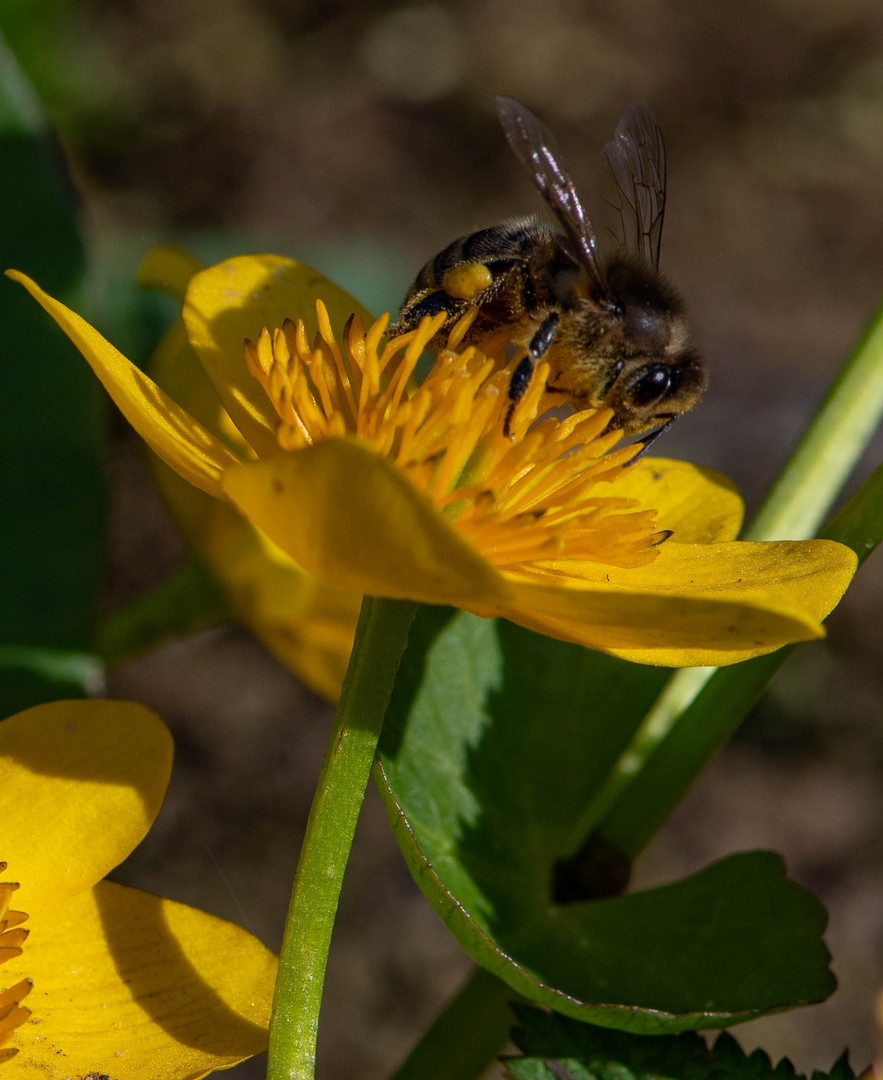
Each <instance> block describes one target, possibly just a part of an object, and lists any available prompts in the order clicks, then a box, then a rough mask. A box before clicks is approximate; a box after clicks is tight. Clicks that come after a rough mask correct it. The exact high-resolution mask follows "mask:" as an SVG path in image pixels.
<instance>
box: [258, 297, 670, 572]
mask: <svg viewBox="0 0 883 1080" xmlns="http://www.w3.org/2000/svg"><path fill="white" fill-rule="evenodd" d="M316 307H317V315H318V326H319V331H318V334H317V335H316V339H315V341H314V343H313V345H312V346H311V345H310V344H309V341H308V339H307V334H306V330H305V328H304V324H303V322H302V321H300V320H299V321H298V322H297V323H296V324H295V323H292V322H290V321H286V323H285V324H284V325H283V327H282V329H281V330H276V331H275V332H273V333H272V334H271V333H270V332H269V331H268V330H264V331H262V333H261V335H260V338H259V339H258V342H257V344H256V345H254V344H252V343H251V342H249V341H247V342H246V343H245V354H246V362H247V364H248V369H249V371H250V372H251V374H252V375H253V376H254V377H255V378H256V379H257V380H258V381H259V382H260V384H261V386H262V387H263V388H264V391H265V392H266V394H267V396H268V398H269V400H270V401H271V403H272V405H273V408H274V409H275V411H276V414H277V416H278V418H279V420H278V424H277V439H278V442H279V445H280V447H281V448H282V449H283V450H298V449H303V448H304V447H306V446H309V445H311V444H313V443H315V442H318V441H319V440H321V439H330V438H341V437H344V436H352V437H356V438H358V439H360V440H362V441H364V442H366V443H368V444H369V445H370V446H371V447H372V448H373V449H374V450H375V451H376V452H377V453H378V454H382V455H383V456H385V457H388V458H389V459H390V460H392V461H394V462H395V463H396V465H397V466H398V467H399V468H400V469H402V471H403V472H404V473H405V474H406V475H407V476H408V478H409V479H410V480H411V482H412V483H413V484H414V485H415V487H417V488H418V490H420V491H422V492H423V494H424V495H425V496H426V497H427V498H428V499H430V500H431V501H432V502H433V503H434V504H435V505H436V507H437V508H438V509H439V511H441V512H442V513H444V514H445V515H446V516H447V517H448V518H449V520H450V521H452V522H453V524H454V525H455V527H456V528H457V529H459V530H460V531H461V532H462V533H463V534H464V535H465V536H466V537H468V538H469V539H470V540H471V541H472V542H473V543H474V544H475V546H476V547H478V548H479V549H480V550H481V551H483V552H484V553H485V554H486V555H487V557H488V558H489V559H490V560H491V561H492V562H493V563H494V564H495V565H497V566H500V567H515V566H518V567H520V568H521V569H529V566H530V564H531V563H536V562H541V561H543V560H548V559H552V558H559V557H565V558H574V559H582V560H589V561H594V562H602V563H608V564H611V565H616V566H626V567H630V566H641V565H644V564H645V563H648V562H651V561H652V560H653V559H654V558H655V557H656V554H657V552H656V550H655V545H656V544H657V543H658V542H659V540H660V539H662V538H664V537H663V535H662V534H660V533H657V532H654V521H653V519H654V512H653V511H647V510H641V511H638V510H636V507H637V505H638V504H637V503H636V502H634V501H633V500H630V499H623V498H619V497H616V496H615V494H613V495H605V494H604V491H603V488H602V487H601V485H603V484H606V483H609V482H610V481H612V480H615V479H616V477H617V476H619V475H620V474H621V473H622V470H623V469H624V467H625V466H626V465H627V464H628V463H629V461H631V460H632V458H634V456H635V455H636V454H637V453H638V451H639V450H640V445H635V446H627V447H622V448H620V449H614V447H615V445H616V443H617V442H618V441H619V439H620V437H621V434H622V433H621V432H620V431H618V430H615V429H614V430H608V425H609V423H610V420H611V417H612V412H611V411H610V410H609V409H586V410H583V411H582V412H578V413H574V414H573V415H572V416H569V417H567V418H566V419H564V420H559V419H556V418H554V417H552V416H545V417H544V414H545V413H547V412H548V411H549V409H550V408H553V407H554V406H556V405H557V404H559V401H560V399H559V398H557V397H556V395H555V394H553V393H549V392H547V390H546V380H547V378H548V375H549V369H548V364H545V363H540V364H538V365H537V368H536V371H535V372H534V375H533V377H532V378H531V380H530V383H529V385H528V388H527V391H526V392H525V394H524V395H523V397H522V399H521V400H520V401H519V402H518V403H517V405H516V406H515V408H514V410H513V413H512V417H511V419H510V422H509V431H510V433H511V436H510V435H506V434H505V433H504V420H505V417H506V415H507V413H508V412H509V409H510V406H511V401H510V398H509V393H508V390H509V382H510V379H511V374H512V370H513V366H514V364H516V363H517V361H518V357H516V358H515V359H514V360H512V361H510V363H509V364H508V365H507V364H505V363H504V361H503V359H502V358H501V357H499V356H489V355H486V354H485V353H482V352H479V351H478V350H477V349H475V348H474V347H471V346H470V347H469V348H466V349H464V350H463V351H462V352H457V351H456V350H457V346H458V345H459V344H460V342H461V341H462V338H463V336H464V335H465V333H466V332H467V330H468V328H469V326H470V325H471V322H472V320H473V319H474V318H475V311H474V310H472V311H469V312H467V314H466V315H465V316H463V318H462V319H460V320H459V322H458V323H457V324H456V325H455V326H454V328H453V330H452V331H451V334H450V336H449V339H448V342H447V348H445V349H442V350H440V351H439V353H438V355H437V356H436V359H435V363H434V364H433V366H432V368H431V370H430V371H429V373H428V374H427V376H426V377H425V379H424V380H423V382H422V383H420V384H419V385H417V384H415V382H414V370H415V367H416V365H417V363H418V361H419V360H420V357H421V356H422V354H423V352H424V350H425V349H426V347H427V345H428V343H429V342H430V341H431V340H432V338H433V337H434V336H435V335H436V334H437V333H438V332H439V330H440V328H441V326H442V324H443V323H444V319H445V315H444V313H440V314H439V315H437V316H435V317H434V318H427V319H424V320H423V321H422V322H421V323H420V325H419V326H418V327H417V329H416V330H413V331H411V332H409V333H407V334H403V335H401V336H400V337H396V338H394V339H393V340H392V341H388V342H385V343H384V341H383V340H382V339H383V333H384V331H385V329H386V325H387V321H386V317H384V319H381V320H379V321H378V322H376V323H374V324H373V325H372V326H371V327H370V328H369V329H368V331H367V332H366V331H365V330H364V327H363V326H362V322H361V320H360V319H359V318H358V317H357V316H354V317H353V318H352V319H351V320H350V322H349V323H348V324H347V327H346V330H345V332H344V334H343V338H342V345H341V344H340V343H338V341H337V339H336V338H335V337H334V335H333V333H332V330H331V325H330V322H329V319H328V313H327V311H326V310H325V307H324V305H323V304H322V303H321V302H320V303H317V305H316ZM538 417H540V418H542V417H544V418H542V419H539V420H538ZM537 572H540V573H541V572H542V569H541V568H537Z"/></svg>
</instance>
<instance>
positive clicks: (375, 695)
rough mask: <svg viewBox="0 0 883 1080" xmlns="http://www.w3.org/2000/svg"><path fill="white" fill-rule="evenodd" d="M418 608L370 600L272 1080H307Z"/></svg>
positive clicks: (305, 894)
mask: <svg viewBox="0 0 883 1080" xmlns="http://www.w3.org/2000/svg"><path fill="white" fill-rule="evenodd" d="M416 606H417V605H416V604H413V603H411V602H410V601H402V600H383V599H374V598H370V597H366V598H365V599H364V600H363V601H362V610H361V613H360V615H359V623H358V627H357V628H356V640H355V643H354V645H353V652H352V655H351V657H350V663H349V668H348V669H347V673H346V679H345V680H344V684H343V690H342V691H341V697H340V704H339V705H338V709H337V716H336V718H335V723H334V729H333V731H332V732H331V738H330V739H329V741H328V747H327V749H326V751H325V759H324V761H323V762H322V769H321V772H320V774H319V782H318V784H317V786H316V793H315V795H314V797H313V805H312V807H311V809H310V816H309V821H308V822H307V830H306V834H305V836H304V841H303V846H302V848H301V853H300V859H299V861H298V866H297V873H296V875H295V879H294V887H293V889H292V893H291V902H290V904H289V908H288V916H287V919H286V923H285V934H284V937H283V941H282V949H281V951H280V954H279V974H278V977H277V980H276V994H275V998H274V1001H273V1018H272V1020H271V1023H270V1057H269V1062H268V1066H267V1078H268V1080H312V1078H313V1076H314V1075H315V1065H316V1033H317V1029H318V1023H319V1006H320V1004H321V1000H322V989H323V986H324V983H325V966H326V963H327V960H328V948H329V945H330V942H331V931H332V928H333V926H334V918H335V915H336V914H337V901H338V898H339V896H340V888H341V885H342V883H343V874H344V870H345V869H346V864H347V860H348V858H349V853H350V848H351V846H352V842H353V835H354V833H355V829H356V822H357V820H358V817H359V810H360V809H361V806H362V800H363V798H364V794H365V787H366V785H367V783H368V777H369V776H370V774H371V765H372V763H373V761H374V752H375V749H376V747H377V740H378V738H379V736H380V729H381V726H382V724H383V717H384V715H385V713H386V707H387V704H388V702H389V697H390V694H391V692H392V685H393V681H394V679H395V673H396V670H397V669H398V666H399V662H400V660H401V657H402V653H403V652H404V649H405V644H406V642H407V637H408V630H409V628H410V625H411V621H412V619H413V617H414V612H415V610H416Z"/></svg>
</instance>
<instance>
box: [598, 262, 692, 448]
mask: <svg viewBox="0 0 883 1080" xmlns="http://www.w3.org/2000/svg"><path fill="white" fill-rule="evenodd" d="M607 284H608V288H609V293H610V295H609V298H608V299H607V300H606V301H605V302H604V303H603V305H602V306H603V308H604V318H605V322H606V328H605V331H604V332H603V333H602V334H601V335H599V345H600V351H602V352H603V354H604V358H605V364H604V368H605V372H606V377H605V381H604V385H603V386H602V387H599V388H598V390H599V391H600V393H599V394H598V397H599V399H600V402H601V403H603V404H604V405H607V406H609V407H610V408H612V409H613V410H614V413H615V417H614V420H613V423H614V424H615V425H616V426H617V427H621V428H622V429H623V430H624V431H625V432H626V433H627V434H638V433H639V432H642V431H647V430H648V429H649V428H652V427H655V426H657V425H659V424H662V423H665V422H666V421H667V420H671V419H672V418H674V417H675V416H679V415H680V414H681V413H683V412H686V411H687V410H688V409H690V408H691V407H692V406H693V405H694V404H695V403H696V402H697V401H698V400H699V397H700V396H701V395H702V392H703V390H704V389H705V384H706V374H705V365H704V363H703V361H702V358H701V357H700V355H699V353H698V351H697V350H696V349H695V347H694V346H693V344H692V342H691V340H690V332H689V327H688V324H687V316H686V313H685V311H684V304H683V301H682V300H681V298H680V297H679V296H678V294H677V293H676V292H675V291H674V289H672V288H671V286H670V285H669V284H668V283H667V282H666V281H665V279H664V278H663V277H662V276H661V275H660V274H659V273H658V272H657V271H656V270H655V269H653V268H650V267H647V266H645V265H642V264H638V263H635V264H632V263H628V262H621V263H615V264H613V265H611V266H610V267H609V268H608V271H607Z"/></svg>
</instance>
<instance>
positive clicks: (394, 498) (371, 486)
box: [224, 439, 509, 606]
mask: <svg viewBox="0 0 883 1080" xmlns="http://www.w3.org/2000/svg"><path fill="white" fill-rule="evenodd" d="M224 490H225V492H226V493H227V496H228V498H229V499H230V501H231V502H232V503H233V504H234V505H235V506H238V507H239V509H240V510H241V511H242V512H243V513H244V514H245V515H246V517H248V518H249V520H250V521H252V522H253V523H254V524H255V525H257V526H258V528H259V529H261V530H262V531H263V532H264V533H266V534H267V536H269V537H270V539H271V540H273V541H274V543H276V544H278V545H279V547H281V548H282V550H283V551H285V552H287V553H288V554H289V555H290V556H291V557H292V558H293V559H294V560H295V562H297V563H298V564H299V565H300V566H303V567H305V568H306V569H307V570H309V571H310V573H312V574H314V575H315V576H316V577H317V578H318V579H319V581H320V582H322V583H323V584H330V585H334V586H336V587H338V588H345V589H350V590H352V591H354V592H359V593H364V594H367V595H369V596H390V597H399V598H407V599H411V600H420V601H423V602H424V603H427V604H455V605H458V606H460V605H462V604H463V602H465V601H466V600H467V599H474V600H476V601H484V602H487V603H502V602H504V601H505V599H506V598H507V597H508V595H509V590H508V587H507V586H506V583H505V580H504V578H503V576H502V575H501V574H499V573H498V572H497V571H496V570H495V569H494V568H493V567H492V566H491V565H490V564H489V563H488V562H487V561H486V560H485V559H484V558H483V557H482V556H481V554H480V553H479V552H478V551H476V550H475V549H474V548H473V547H472V546H471V545H470V544H468V543H467V542H466V541H465V540H464V539H463V538H462V537H460V536H459V535H458V534H457V533H456V532H455V531H454V529H453V528H452V527H451V526H449V525H448V524H447V522H446V521H445V520H444V519H443V518H442V516H441V515H440V514H439V513H438V511H436V510H435V508H434V507H433V506H432V504H431V503H430V502H429V500H428V499H426V498H425V497H424V496H423V495H421V494H420V493H419V492H418V491H417V490H416V489H415V488H414V487H413V486H412V485H411V484H410V483H409V481H408V480H407V479H406V478H405V477H404V476H403V475H402V473H401V472H400V471H399V470H398V469H397V468H396V467H395V466H394V465H392V464H391V463H390V462H389V461H387V460H386V459H384V458H381V457H379V456H378V455H377V454H374V453H373V452H372V451H371V450H369V449H367V448H366V447H365V446H364V445H363V444H361V443H358V442H356V441H355V440H350V439H329V440H327V441H325V442H321V443H317V444H316V445H315V446H311V447H308V448H307V449H306V450H299V451H297V452H295V453H291V454H286V455H285V456H283V457H275V458H269V459H267V460H264V461H258V462H250V463H248V464H245V465H241V466H240V467H239V468H236V469H232V470H230V471H229V472H228V473H227V474H226V476H225V478H224Z"/></svg>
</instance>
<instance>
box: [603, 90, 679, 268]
mask: <svg viewBox="0 0 883 1080" xmlns="http://www.w3.org/2000/svg"><path fill="white" fill-rule="evenodd" d="M605 174H606V175H605ZM598 189H599V193H600V196H601V199H602V200H603V202H605V203H606V204H607V207H608V209H607V211H606V212H605V217H609V218H610V220H611V225H610V228H609V231H610V232H611V234H612V236H613V238H614V240H615V241H616V243H617V244H619V245H620V246H621V247H623V248H624V249H625V250H626V251H627V252H629V253H630V254H632V255H637V256H638V257H639V258H641V259H643V260H644V262H646V263H647V264H648V265H649V266H654V267H655V266H658V265H659V244H660V241H661V240H662V220H663V215H664V214H665V143H664V142H663V139H662V132H661V131H660V130H659V126H658V124H657V123H656V117H655V116H654V115H653V110H652V109H651V108H650V106H649V105H648V104H647V103H646V102H645V101H636V102H634V103H633V104H632V105H629V107H628V108H627V109H626V111H625V112H624V113H623V115H622V119H621V120H620V121H619V123H618V124H617V125H616V131H615V132H614V134H613V138H612V140H611V141H610V142H609V143H607V145H606V146H605V147H604V156H603V158H602V161H601V175H600V176H599V180H598Z"/></svg>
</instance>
